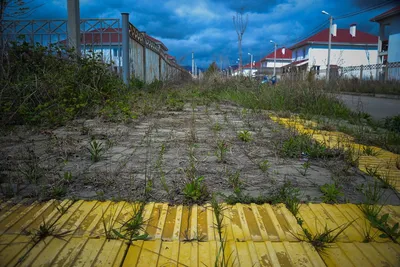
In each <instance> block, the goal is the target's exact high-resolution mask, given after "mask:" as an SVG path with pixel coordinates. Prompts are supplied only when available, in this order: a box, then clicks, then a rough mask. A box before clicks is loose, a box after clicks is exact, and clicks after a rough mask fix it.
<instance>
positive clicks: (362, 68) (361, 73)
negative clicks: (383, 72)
mask: <svg viewBox="0 0 400 267" xmlns="http://www.w3.org/2000/svg"><path fill="white" fill-rule="evenodd" d="M363 70H364V66H363V65H361V66H360V82H361V81H362V79H363Z"/></svg>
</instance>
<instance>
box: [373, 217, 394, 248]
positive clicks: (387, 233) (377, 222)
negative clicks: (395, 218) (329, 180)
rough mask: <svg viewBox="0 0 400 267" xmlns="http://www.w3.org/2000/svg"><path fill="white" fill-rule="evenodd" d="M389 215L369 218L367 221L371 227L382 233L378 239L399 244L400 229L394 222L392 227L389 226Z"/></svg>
mask: <svg viewBox="0 0 400 267" xmlns="http://www.w3.org/2000/svg"><path fill="white" fill-rule="evenodd" d="M389 216H390V215H389V213H386V214H383V215H382V216H379V215H376V216H369V217H367V219H368V220H369V221H370V222H371V224H372V226H374V227H376V228H378V229H379V230H381V231H382V232H383V233H382V234H380V235H379V237H380V238H390V239H391V240H392V241H393V242H395V243H397V244H399V239H400V229H399V223H398V222H396V223H395V224H394V225H393V226H391V225H389V223H388V220H389Z"/></svg>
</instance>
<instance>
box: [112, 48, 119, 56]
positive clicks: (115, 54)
mask: <svg viewBox="0 0 400 267" xmlns="http://www.w3.org/2000/svg"><path fill="white" fill-rule="evenodd" d="M118 50H119V49H118V48H113V50H112V51H113V57H118Z"/></svg>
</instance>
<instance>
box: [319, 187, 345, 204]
mask: <svg viewBox="0 0 400 267" xmlns="http://www.w3.org/2000/svg"><path fill="white" fill-rule="evenodd" d="M320 189H321V192H322V193H323V196H322V197H321V198H322V201H323V202H325V203H337V202H338V198H339V197H340V196H343V193H342V191H341V188H340V187H339V186H338V185H337V184H336V183H332V184H324V185H323V186H321V187H320Z"/></svg>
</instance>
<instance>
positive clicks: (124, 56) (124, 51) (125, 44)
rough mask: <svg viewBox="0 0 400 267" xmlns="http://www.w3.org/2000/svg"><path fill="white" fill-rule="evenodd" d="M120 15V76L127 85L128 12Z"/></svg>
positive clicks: (128, 78) (128, 72)
mask: <svg viewBox="0 0 400 267" xmlns="http://www.w3.org/2000/svg"><path fill="white" fill-rule="evenodd" d="M121 15H122V77H123V80H124V83H125V84H126V85H128V86H129V80H130V70H129V13H121Z"/></svg>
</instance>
